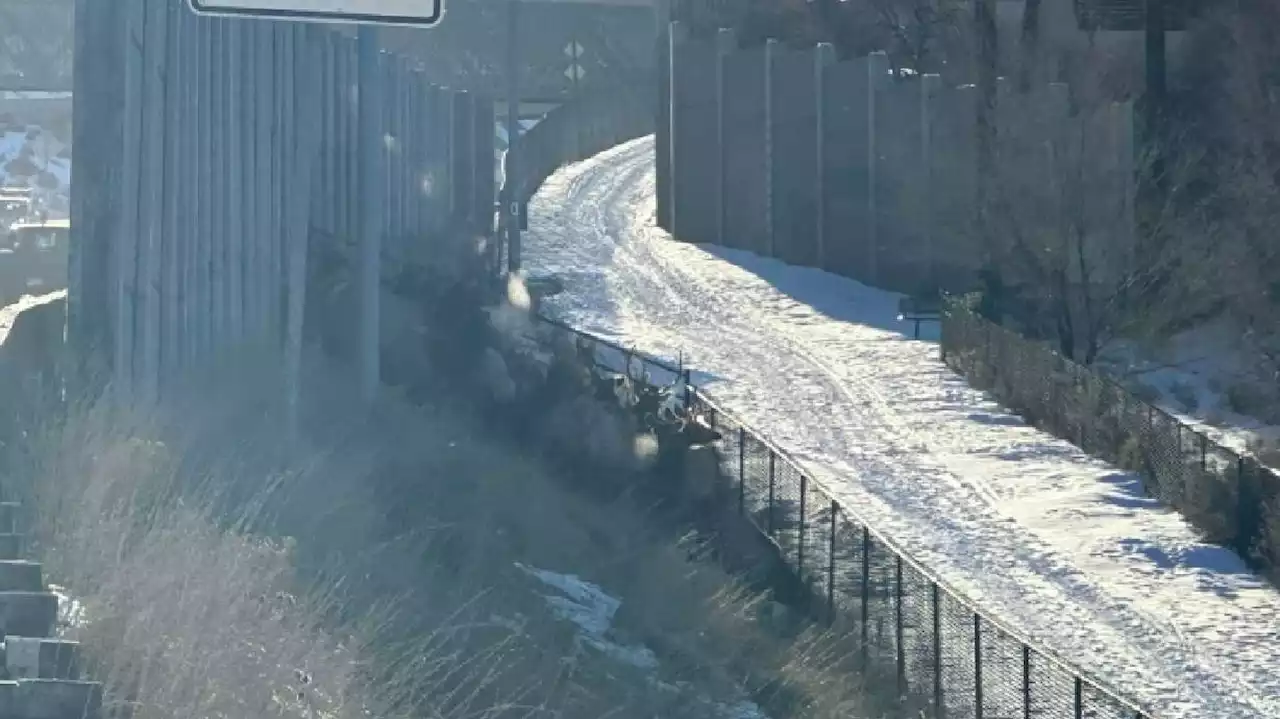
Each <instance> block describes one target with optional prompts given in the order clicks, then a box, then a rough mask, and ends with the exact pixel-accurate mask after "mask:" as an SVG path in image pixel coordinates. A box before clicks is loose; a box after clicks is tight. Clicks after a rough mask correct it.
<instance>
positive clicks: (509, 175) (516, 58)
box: [502, 0, 525, 274]
mask: <svg viewBox="0 0 1280 719" xmlns="http://www.w3.org/2000/svg"><path fill="white" fill-rule="evenodd" d="M519 32H520V0H507V157H506V162H505V163H504V167H505V178H504V182H503V183H502V184H503V186H504V187H506V188H508V190H507V192H506V197H504V198H503V199H504V202H503V204H504V205H505V207H503V208H502V211H503V212H504V213H506V215H507V221H506V228H507V272H509V273H513V274H515V273H518V272H520V249H521V248H520V205H521V203H522V202H524V201H525V198H524V196H523V194H524V188H522V187H520V186H519V179H518V178H519V174H518V173H519V168H518V163H517V160H518V159H519V158H518V155H517V148H518V147H519V146H520V51H519V44H518V40H519Z"/></svg>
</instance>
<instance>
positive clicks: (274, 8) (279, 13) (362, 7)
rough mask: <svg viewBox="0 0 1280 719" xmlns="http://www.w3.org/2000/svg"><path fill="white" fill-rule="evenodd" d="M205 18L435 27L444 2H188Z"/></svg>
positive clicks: (258, 0) (215, 0)
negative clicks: (213, 16)
mask: <svg viewBox="0 0 1280 719" xmlns="http://www.w3.org/2000/svg"><path fill="white" fill-rule="evenodd" d="M187 2H188V4H189V5H190V6H191V9H192V10H194V11H195V12H197V13H200V14H202V15H227V16H234V17H253V18H259V19H263V20H294V21H300V22H340V23H360V24H368V25H404V26H408V27H434V26H436V25H438V24H439V23H440V20H441V18H442V17H443V16H444V0H187Z"/></svg>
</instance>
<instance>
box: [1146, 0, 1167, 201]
mask: <svg viewBox="0 0 1280 719" xmlns="http://www.w3.org/2000/svg"><path fill="white" fill-rule="evenodd" d="M1145 15H1146V17H1145V28H1144V29H1145V31H1146V42H1145V55H1146V85H1147V86H1146V91H1145V92H1144V93H1143V97H1142V125H1143V128H1142V129H1143V138H1142V140H1143V146H1144V148H1145V152H1146V154H1147V161H1148V165H1147V168H1146V169H1147V177H1146V178H1144V179H1145V181H1146V182H1147V183H1148V184H1149V185H1150V190H1151V191H1153V192H1154V193H1155V194H1156V195H1157V196H1158V195H1160V194H1162V193H1163V190H1164V189H1165V188H1164V184H1165V177H1164V174H1165V157H1164V147H1163V146H1162V145H1163V140H1164V127H1163V121H1162V117H1161V116H1162V115H1163V113H1164V107H1165V101H1166V95H1167V91H1166V87H1167V86H1166V82H1165V77H1166V71H1165V30H1166V24H1167V23H1166V20H1167V18H1166V16H1165V0H1146V13H1145ZM1151 199H1155V200H1156V201H1157V202H1158V201H1159V200H1158V198H1151Z"/></svg>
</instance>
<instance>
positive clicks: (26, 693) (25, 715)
mask: <svg viewBox="0 0 1280 719" xmlns="http://www.w3.org/2000/svg"><path fill="white" fill-rule="evenodd" d="M13 704H14V706H13V710H14V713H13V715H12V717H13V719H101V717H102V685H101V684H100V683H98V682H76V681H68V680H65V679H19V680H18V682H17V689H16V690H15V691H14V702H13ZM5 716H6V717H7V716H8V715H5Z"/></svg>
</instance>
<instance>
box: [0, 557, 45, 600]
mask: <svg viewBox="0 0 1280 719" xmlns="http://www.w3.org/2000/svg"><path fill="white" fill-rule="evenodd" d="M44 588H45V587H44V573H43V571H42V570H41V568H40V563H39V562H27V561H23V560H21V559H6V560H0V592H42V591H44Z"/></svg>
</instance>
